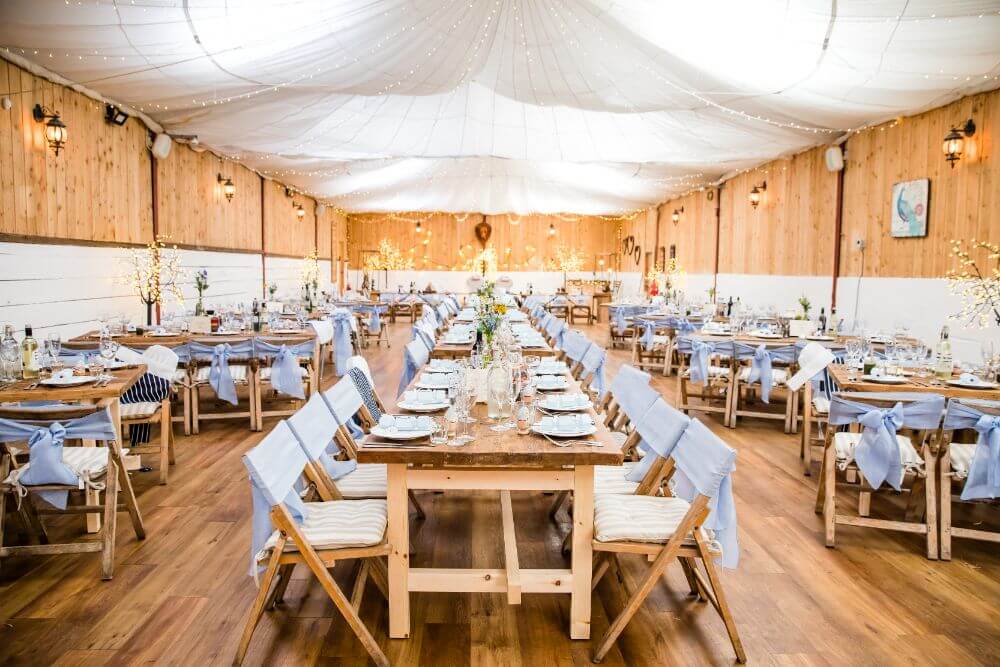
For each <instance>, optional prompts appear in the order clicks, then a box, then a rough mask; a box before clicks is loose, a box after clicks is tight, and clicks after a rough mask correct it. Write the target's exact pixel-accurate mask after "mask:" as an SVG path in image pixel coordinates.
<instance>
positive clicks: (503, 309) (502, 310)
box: [493, 303, 507, 315]
mask: <svg viewBox="0 0 1000 667" xmlns="http://www.w3.org/2000/svg"><path fill="white" fill-rule="evenodd" d="M493 309H494V310H496V311H497V313H498V314H500V315H506V314H507V306H505V305H503V304H502V303H498V304H496V305H495V306H493Z"/></svg>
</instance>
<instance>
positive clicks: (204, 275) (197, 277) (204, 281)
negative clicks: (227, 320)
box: [194, 269, 208, 315]
mask: <svg viewBox="0 0 1000 667" xmlns="http://www.w3.org/2000/svg"><path fill="white" fill-rule="evenodd" d="M194 288H195V289H196V290H198V303H196V304H195V305H194V314H195V315H204V314H205V305H204V303H202V298H203V297H204V296H205V290H207V289H208V269H201V270H200V271H198V272H197V273H195V274H194Z"/></svg>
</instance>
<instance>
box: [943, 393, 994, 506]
mask: <svg viewBox="0 0 1000 667" xmlns="http://www.w3.org/2000/svg"><path fill="white" fill-rule="evenodd" d="M993 404H994V405H995V402H994V403H993ZM944 428H945V430H948V431H954V430H957V429H966V428H971V429H974V430H975V431H976V433H978V434H979V436H978V438H977V439H976V449H975V452H974V453H973V455H972V462H971V464H970V465H969V473H968V477H966V480H965V487H964V488H963V489H962V496H961V497H962V500H987V499H990V500H992V499H996V498H1000V416H996V415H989V414H985V413H983V412H982V411H980V410H979V409H977V408H976V407H975V404H974V402H971V401H970V402H969V403H966V402H964V401H956V400H952V401H949V402H948V411H947V413H945V417H944Z"/></svg>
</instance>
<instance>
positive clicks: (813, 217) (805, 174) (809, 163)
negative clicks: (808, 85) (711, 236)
mask: <svg viewBox="0 0 1000 667" xmlns="http://www.w3.org/2000/svg"><path fill="white" fill-rule="evenodd" d="M824 150H825V147H822V146H821V147H817V148H813V149H810V150H808V151H806V152H804V153H800V154H798V155H795V156H793V157H791V158H788V159H781V160H775V161H772V162H768V163H767V164H764V165H761V166H760V167H758V168H756V169H753V170H751V171H749V172H745V173H742V174H738V175H737V176H734V177H733V178H732V179H730V180H729V181H727V182H726V184H725V187H724V188H722V196H721V198H720V199H721V205H722V221H721V225H720V230H719V234H720V239H719V273H735V274H772V275H788V276H805V275H830V274H831V272H832V270H833V264H832V262H833V243H834V240H833V236H834V221H835V206H836V176H835V175H834V174H833V173H831V172H829V171H827V170H826V167H825V166H824V162H823V151H824ZM764 181H766V182H767V190H766V191H765V192H764V193H763V195H762V197H761V202H760V205H759V206H758V207H757V208H756V209H754V208H753V207H752V206H751V205H750V201H749V195H750V191H751V189H752V188H753V187H754V186H755V185H756V186H759V185H760V184H761V183H763V182H764Z"/></svg>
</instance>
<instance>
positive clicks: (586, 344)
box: [562, 330, 591, 361]
mask: <svg viewBox="0 0 1000 667" xmlns="http://www.w3.org/2000/svg"><path fill="white" fill-rule="evenodd" d="M590 347H591V343H590V341H589V340H588V339H587V337H586V336H584V335H583V334H582V333H580V332H579V331H574V330H570V331H567V332H566V333H565V335H563V344H562V348H563V352H565V353H566V356H567V357H568V358H569V359H570V360H572V361H582V360H583V357H584V355H585V354H586V353H587V350H588V349H589V348H590Z"/></svg>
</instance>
